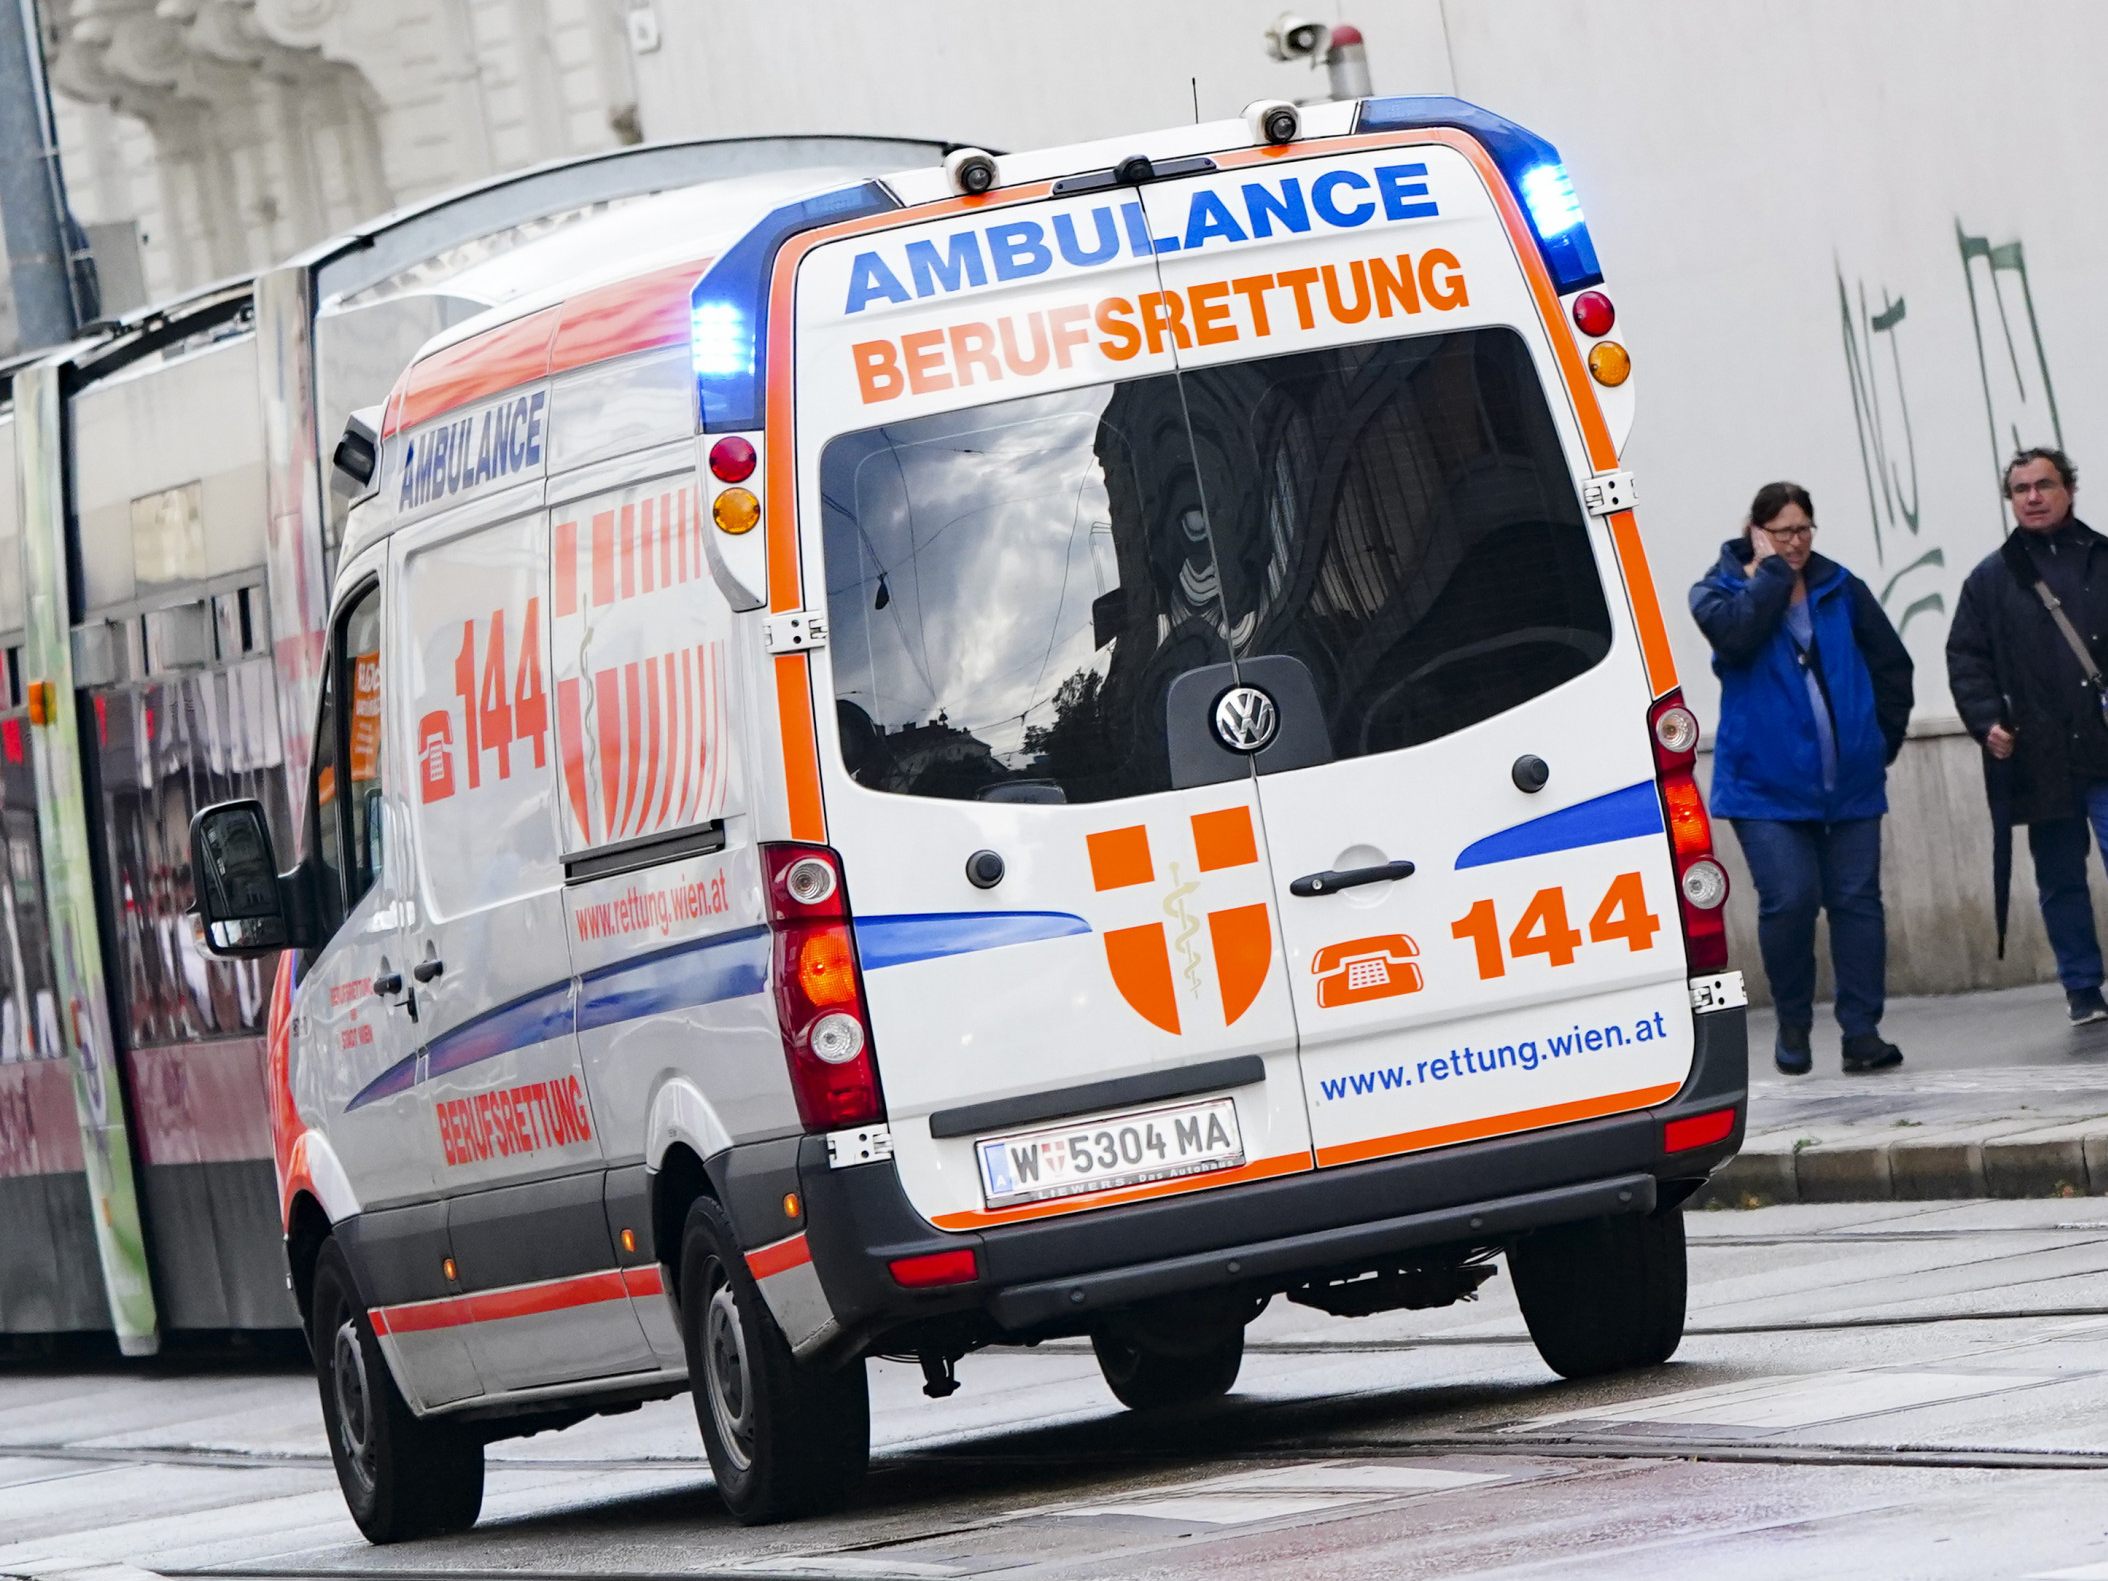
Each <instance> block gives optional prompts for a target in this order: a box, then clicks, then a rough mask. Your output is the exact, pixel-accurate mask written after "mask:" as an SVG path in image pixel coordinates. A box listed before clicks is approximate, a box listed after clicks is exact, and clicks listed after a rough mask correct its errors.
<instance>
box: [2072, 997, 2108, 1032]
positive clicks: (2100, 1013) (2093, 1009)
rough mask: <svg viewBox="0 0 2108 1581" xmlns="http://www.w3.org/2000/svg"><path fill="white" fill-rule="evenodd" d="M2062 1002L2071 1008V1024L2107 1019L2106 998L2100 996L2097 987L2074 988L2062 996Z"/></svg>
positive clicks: (2085, 1023)
mask: <svg viewBox="0 0 2108 1581" xmlns="http://www.w3.org/2000/svg"><path fill="white" fill-rule="evenodd" d="M2064 1003H2065V1004H2066V1006H2068V1007H2069V1008H2070V1010H2071V1024H2072V1025H2073V1026H2075V1027H2083V1026H2087V1025H2089V1024H2090V1023H2092V1022H2095V1021H2108V999H2103V998H2102V997H2101V991H2100V990H2099V989H2098V988H2074V989H2072V990H2071V991H2070V992H2069V993H2067V994H2066V995H2065V996H2064Z"/></svg>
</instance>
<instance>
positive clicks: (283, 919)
mask: <svg viewBox="0 0 2108 1581" xmlns="http://www.w3.org/2000/svg"><path fill="white" fill-rule="evenodd" d="M190 867H191V872H192V873H193V874H195V875H196V879H197V887H198V914H199V915H200V916H202V917H203V918H204V919H205V947H206V948H207V949H209V950H211V951H212V953H213V954H214V955H220V956H227V957H230V958H235V959H240V958H243V957H247V956H253V955H268V954H270V953H271V952H272V951H273V950H283V949H288V948H291V947H293V946H295V945H298V944H300V943H302V942H303V941H302V940H301V939H300V938H298V937H296V936H295V934H296V930H295V928H294V926H293V918H292V915H291V911H290V908H289V907H288V905H287V903H286V901H287V894H286V890H287V887H288V886H286V885H285V884H284V883H282V882H281V881H280V879H279V876H278V861H277V858H276V856H275V855H274V854H273V853H272V850H271V826H270V824H269V822H268V821H266V819H265V818H264V810H263V803H262V802H260V801H254V800H250V801H230V802H221V803H220V804H219V805H218V806H217V807H207V808H206V809H205V810H204V811H203V812H201V813H199V814H198V815H197V816H196V817H195V818H193V819H191V821H190Z"/></svg>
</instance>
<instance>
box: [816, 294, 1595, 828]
mask: <svg viewBox="0 0 2108 1581" xmlns="http://www.w3.org/2000/svg"><path fill="white" fill-rule="evenodd" d="M1181 380H1182V382H1183V385H1184V388H1183V391H1181V388H1180V383H1181ZM1182 396H1183V399H1182ZM1189 423H1190V428H1189ZM820 471H821V491H822V496H823V500H822V504H823V512H822V515H823V521H824V524H825V529H824V536H825V549H826V577H827V592H828V613H829V618H830V623H831V633H830V640H829V649H830V656H831V659H832V662H833V668H834V677H835V690H836V716H837V721H838V724H839V728H840V733H841V745H842V752H843V757H844V760H845V762H846V763H847V765H848V768H849V771H850V773H851V774H852V775H853V776H854V777H855V778H856V779H857V780H858V781H859V782H860V783H862V784H864V785H867V786H870V787H872V788H873V789H877V790H885V791H894V792H899V793H904V794H910V795H922V796H939V797H951V798H966V799H972V798H980V799H988V800H1000V801H1021V802H1088V801H1103V800H1107V799H1109V798H1113V797H1119V796H1133V795H1141V794H1144V793H1147V792H1150V791H1158V790H1164V789H1168V788H1170V785H1171V783H1172V782H1171V777H1170V770H1169V764H1168V757H1169V754H1168V750H1167V746H1166V729H1165V713H1164V707H1165V695H1166V692H1167V691H1168V689H1169V687H1170V684H1171V682H1172V680H1173V679H1174V678H1175V677H1176V676H1178V675H1179V674H1181V673H1183V672H1185V671H1187V670H1190V669H1195V668H1198V667H1200V666H1204V665H1210V664H1220V663H1222V662H1223V661H1224V660H1226V659H1228V658H1230V657H1231V656H1232V653H1233V652H1234V654H1235V656H1237V657H1239V658H1246V657H1255V656H1258V655H1264V654H1286V655H1290V656H1292V657H1293V658H1295V659H1296V660H1298V661H1299V662H1300V663H1301V664H1302V666H1303V667H1304V668H1305V669H1306V670H1308V672H1309V673H1310V676H1311V679H1312V681H1313V684H1314V691H1315V694H1316V697H1317V699H1318V704H1319V707H1320V708H1321V709H1322V710H1323V713H1324V716H1325V717H1324V726H1325V730H1326V733H1327V734H1328V736H1329V738H1330V742H1331V749H1332V752H1333V754H1334V755H1335V756H1338V757H1347V756H1359V755H1362V754H1367V753H1375V752H1386V751H1394V750H1397V749H1399V748H1403V747H1409V746H1413V745H1415V744H1417V743H1419V742H1423V741H1429V740H1433V739H1435V738H1437V737H1439V736H1442V735H1446V734H1448V733H1450V732H1452V731H1455V730H1460V729H1462V728H1464V727H1465V726H1467V725H1470V724H1473V723H1476V722H1477V721H1479V720H1481V719H1486V718H1490V717H1491V716H1493V715H1495V714H1497V713H1500V712H1502V711H1504V710H1506V709H1509V708H1512V707H1515V706H1516V705H1518V704H1520V703H1522V702H1525V701H1528V700H1529V699H1530V698H1533V697H1536V696H1539V695H1541V694H1542V693H1544V692H1545V691H1548V690H1550V689H1551V688H1552V687H1555V686H1557V685H1559V684H1561V683H1562V682H1564V681H1566V680H1569V679H1571V678H1573V677H1574V676H1576V675H1579V674H1580V673H1581V672H1582V671H1584V670H1586V669H1587V668H1589V667H1590V666H1591V665H1593V664H1594V663H1596V662H1597V661H1598V660H1599V659H1600V658H1602V656H1603V655H1604V653H1605V652H1607V651H1608V648H1609V642H1610V617H1609V611H1608V609H1607V607H1606V606H1605V603H1604V598H1603V591H1602V587H1601V584H1600V582H1599V580H1598V577H1597V572H1596V567H1595V560H1594V556H1593V553H1592V551H1591V548H1590V544H1589V538H1588V532H1587V529H1586V527H1585V525H1584V519H1583V517H1582V514H1581V510H1580V506H1579V503H1578V501H1577V500H1576V498H1575V495H1574V488H1573V484H1572V481H1571V479H1570V477H1569V475H1568V471H1567V466H1566V462H1565V458H1564V456H1563V455H1562V454H1561V452H1560V449H1559V443H1558V439H1557V435H1556V433H1555V431H1554V429H1553V427H1552V422H1551V417H1550V414H1549V412H1548V411H1547V410H1546V407H1545V403H1544V395H1543V393H1542V391H1541V389H1540V387H1539V385H1538V382H1537V377H1536V374H1535V371H1534V369H1533V368H1532V365H1531V362H1530V358H1529V353H1528V351H1527V349H1526V348H1525V346H1524V345H1523V343H1522V341H1521V339H1520V338H1519V337H1518V336H1516V335H1515V334H1514V332H1512V331H1510V330H1503V329H1482V330H1468V331H1462V332H1459V333H1455V334H1449V335H1430V336H1417V337H1413V338H1411V339H1407V340H1397V341H1383V342H1373V343H1366V344H1361V345H1355V346H1346V347H1336V348H1331V349H1327V350H1322V351H1312V352H1300V353H1296V354H1293V355H1289V356H1283V357H1272V358H1266V359H1263V360H1258V361H1252V362H1244V363H1236V364H1232V365H1229V366H1224V367H1213V368H1207V369H1203V370H1200V371H1197V372H1190V373H1187V374H1184V375H1182V376H1174V375H1168V374H1166V375H1158V376H1155V377H1151V378H1146V379H1135V380H1127V381H1123V382H1120V383H1115V384H1106V385H1098V386H1093V387H1090V388H1087V389H1081V390H1070V391H1065V392H1062V393H1060V394H1056V395H1047V396H1036V397H1031V398H1028V399H1024V400H1015V401H1005V402H1002V403H999V404H995V405H991V406H985V407H979V408H975V409H972V410H969V411H964V412H953V413H946V414H941V415H937V416H931V417H924V418H918V419H915V420H912V421H909V422H904V423H894V424H887V425H885V426H883V427H880V428H874V429H868V430H865V431H863V432H861V433H856V434H849V435H844V436H842V437H840V438H837V439H835V440H833V441H832V442H830V443H829V445H828V446H827V449H826V451H825V452H824V454H823V455H822V458H821V468H820Z"/></svg>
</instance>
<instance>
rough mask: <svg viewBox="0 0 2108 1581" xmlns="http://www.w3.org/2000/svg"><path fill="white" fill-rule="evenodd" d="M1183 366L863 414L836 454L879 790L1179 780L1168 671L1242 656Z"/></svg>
mask: <svg viewBox="0 0 2108 1581" xmlns="http://www.w3.org/2000/svg"><path fill="white" fill-rule="evenodd" d="M1190 458H1191V449H1190V447H1189V446H1188V444H1187V441H1186V433H1185V428H1184V425H1183V423H1182V421H1181V418H1180V413H1179V407H1178V390H1177V384H1176V381H1175V380H1174V379H1172V378H1170V377H1168V376H1167V377H1162V378H1154V379H1141V380H1130V381H1126V382H1123V383H1118V384H1104V385H1097V386H1094V387H1091V388H1086V389H1080V390H1070V391H1065V392H1062V393H1060V394H1056V395H1047V396H1037V397H1031V398H1028V399H1024V400H1015V401H1005V402H1001V403H999V404H996V405H992V406H987V407H981V408H976V409H974V410H971V411H966V412H957V413H944V414H939V415H936V416H931V417H923V418H918V419H915V420H913V421H911V422H906V423H896V424H888V425H886V426H884V427H880V428H873V429H867V430H865V431H864V432H862V433H857V434H849V435H845V436H843V437H841V438H838V439H836V440H834V441H833V442H831V443H830V444H829V445H828V446H827V449H826V451H825V453H824V454H823V456H822V459H821V464H820V477H821V491H822V495H823V520H824V522H825V542H826V565H827V595H828V612H829V620H830V622H831V631H830V635H829V647H830V649H831V652H832V658H833V668H834V678H835V694H836V701H835V711H836V717H837V720H838V723H839V726H840V735H841V747H842V753H843V757H844V759H845V762H846V764H847V766H848V768H849V772H850V774H851V775H852V776H853V777H854V778H855V779H856V780H857V782H858V783H860V784H863V785H866V786H869V787H871V788H872V789H875V790H884V791H895V792H899V793H902V794H906V795H916V796H935V797H947V798H953V799H960V800H973V799H979V800H991V801H1016V802H1096V801H1106V800H1110V799H1113V798H1116V797H1123V796H1139V795H1143V794H1146V793H1148V792H1151V791H1160V790H1166V789H1169V788H1170V786H1171V784H1172V780H1171V775H1170V769H1169V765H1168V761H1167V760H1168V750H1167V747H1166V743H1165V731H1164V699H1165V694H1166V691H1167V689H1168V688H1169V686H1170V684H1171V681H1172V679H1173V678H1174V677H1176V676H1177V675H1179V674H1181V673H1182V672H1184V671H1187V670H1191V669H1195V668H1198V667H1200V666H1202V665H1207V664H1217V663H1221V662H1223V661H1224V660H1226V659H1227V658H1228V657H1229V651H1228V646H1227V643H1226V642H1225V640H1224V622H1223V611H1222V602H1221V593H1220V588H1219V580H1218V575H1217V571H1216V566H1215V559H1214V555H1213V553H1212V552H1211V550H1210V547H1209V544H1208V532H1207V518H1206V514H1205V511H1204V509H1203V501H1202V499H1201V497H1200V494H1199V480H1198V478H1197V477H1196V475H1195V472H1194V469H1193V466H1192V462H1191V459H1190Z"/></svg>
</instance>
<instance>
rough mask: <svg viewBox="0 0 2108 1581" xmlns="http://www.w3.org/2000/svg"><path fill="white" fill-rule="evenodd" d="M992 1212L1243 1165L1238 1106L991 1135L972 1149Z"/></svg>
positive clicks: (1178, 1107)
mask: <svg viewBox="0 0 2108 1581" xmlns="http://www.w3.org/2000/svg"><path fill="white" fill-rule="evenodd" d="M974 1151H975V1152H976V1153H977V1154H978V1155H979V1157H980V1160H981V1189H982V1193H983V1195H984V1197H985V1198H986V1200H987V1203H988V1206H989V1207H991V1208H1003V1207H1013V1206H1015V1205H1016V1204H1018V1203H1021V1202H1044V1201H1046V1200H1047V1199H1049V1198H1051V1197H1080V1196H1082V1195H1084V1194H1085V1193H1086V1192H1092V1191H1115V1190H1118V1189H1119V1188H1120V1187H1122V1186H1140V1185H1146V1184H1147V1183H1148V1182H1150V1181H1152V1180H1170V1179H1173V1178H1175V1177H1177V1176H1180V1175H1202V1174H1206V1173H1208V1172H1209V1171H1211V1170H1217V1169H1234V1168H1236V1167H1237V1166H1238V1165H1239V1164H1242V1163H1243V1162H1244V1138H1243V1136H1242V1134H1241V1133H1240V1132H1239V1131H1238V1129H1237V1104H1236V1101H1235V1100H1234V1099H1230V1098H1210V1099H1207V1100H1205V1101H1204V1102H1201V1103H1182V1104H1174V1105H1172V1106H1170V1107H1168V1108H1163V1109H1146V1110H1143V1111H1142V1112H1140V1113H1138V1114H1116V1115H1109V1116H1106V1117H1105V1118H1103V1119H1097V1120H1079V1121H1076V1122H1073V1123H1071V1124H1068V1125H1058V1126H1047V1127H1045V1128H1043V1129H1041V1130H1037V1131H1021V1132H1019V1133H1017V1134H1016V1135H1015V1136H997V1137H990V1138H987V1139H986V1140H984V1141H980V1142H977V1143H975V1144H974Z"/></svg>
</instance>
